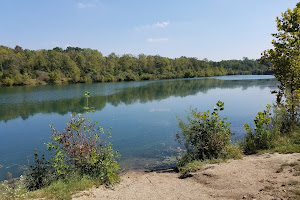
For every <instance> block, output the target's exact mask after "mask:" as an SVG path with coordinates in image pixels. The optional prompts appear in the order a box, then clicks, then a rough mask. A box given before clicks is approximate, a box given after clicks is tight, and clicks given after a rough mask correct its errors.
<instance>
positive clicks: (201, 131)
mask: <svg viewBox="0 0 300 200" xmlns="http://www.w3.org/2000/svg"><path fill="white" fill-rule="evenodd" d="M216 105H217V107H215V108H214V111H213V112H212V113H211V112H210V111H207V112H198V111H197V110H196V109H194V110H191V113H190V114H189V116H188V118H187V121H188V123H185V122H184V121H183V120H181V119H178V122H179V127H180V128H181V132H180V133H178V134H177V139H178V141H179V142H180V143H181V144H184V145H185V147H186V153H185V154H184V155H183V156H182V157H181V159H179V163H178V165H179V166H183V165H185V164H186V163H188V162H191V161H193V160H205V159H217V158H219V157H220V156H221V155H224V151H225V150H226V147H227V146H228V145H230V142H231V140H230V136H232V135H233V133H232V132H231V130H230V128H229V123H228V122H227V120H226V118H224V119H221V118H220V116H219V112H220V111H222V110H224V103H223V102H221V101H218V103H217V104H216Z"/></svg>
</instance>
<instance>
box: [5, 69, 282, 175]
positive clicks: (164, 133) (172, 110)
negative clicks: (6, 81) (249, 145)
mask: <svg viewBox="0 0 300 200" xmlns="http://www.w3.org/2000/svg"><path fill="white" fill-rule="evenodd" d="M277 85H278V82H277V80H276V79H274V77H273V76H267V75H260V76H256V75H252V76H222V77H210V78H194V79H177V80H161V81H142V82H121V83H93V84H70V85H46V86H22V87H3V88H0V138H1V139H0V180H4V179H6V177H7V172H11V173H13V176H14V177H16V176H20V175H21V174H22V173H23V171H24V169H25V168H26V166H27V165H28V163H29V164H31V163H32V160H33V149H37V150H38V151H39V152H41V153H43V152H46V145H45V143H48V142H49V141H50V139H51V129H50V127H49V124H53V125H54V126H55V127H56V128H57V129H58V130H61V131H62V130H63V129H64V127H65V124H66V122H68V121H69V120H70V118H71V113H73V112H77V113H82V112H84V111H83V109H82V108H83V107H84V106H85V102H86V101H85V99H84V96H83V93H84V92H85V91H89V92H91V97H90V99H89V105H90V106H93V107H94V108H95V110H96V112H95V113H89V114H88V117H89V118H90V119H91V120H95V121H99V124H100V125H101V126H102V127H103V128H104V129H106V130H109V129H110V128H112V130H111V133H112V138H111V140H110V141H111V142H112V144H113V149H114V150H118V151H119V152H120V154H121V159H120V163H121V165H122V167H123V168H125V169H133V170H138V169H145V168H151V167H155V166H157V165H156V163H157V162H158V161H161V160H164V159H165V158H166V157H168V156H172V155H175V154H176V153H177V147H178V146H179V145H178V143H177V142H176V141H175V134H176V132H178V131H179V130H178V127H177V121H176V116H179V117H181V118H183V119H184V118H185V117H186V115H187V111H189V109H190V108H197V109H198V110H201V111H206V110H208V109H210V110H211V109H212V108H213V106H214V105H215V104H216V102H217V101H218V100H221V101H223V102H225V110H224V112H222V113H221V115H222V117H227V119H228V121H229V122H230V123H231V130H232V131H233V132H234V133H235V135H234V136H233V139H238V138H242V137H243V136H244V135H245V131H244V129H243V124H245V123H248V124H251V125H252V126H253V119H254V117H255V115H256V114H257V112H259V111H262V110H263V109H265V106H266V105H267V104H272V103H273V102H274V101H275V99H276V98H275V95H274V94H270V91H271V90H274V89H276V88H277ZM27 157H29V159H27Z"/></svg>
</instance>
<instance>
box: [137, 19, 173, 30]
mask: <svg viewBox="0 0 300 200" xmlns="http://www.w3.org/2000/svg"><path fill="white" fill-rule="evenodd" d="M169 25H170V22H169V21H165V22H157V23H155V24H147V25H144V26H140V27H136V28H135V30H137V31H141V30H149V29H157V28H166V27H167V26H169Z"/></svg>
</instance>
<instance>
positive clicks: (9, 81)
mask: <svg viewBox="0 0 300 200" xmlns="http://www.w3.org/2000/svg"><path fill="white" fill-rule="evenodd" d="M2 84H3V85H5V86H12V85H13V84H14V81H13V80H12V79H11V78H9V77H6V78H4V79H3V80H2Z"/></svg>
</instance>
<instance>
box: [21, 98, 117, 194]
mask: <svg viewBox="0 0 300 200" xmlns="http://www.w3.org/2000/svg"><path fill="white" fill-rule="evenodd" d="M84 96H85V97H86V100H87V102H86V103H87V106H86V107H85V108H86V110H87V112H89V111H90V110H91V108H90V107H88V98H89V97H90V93H89V92H85V94H84ZM50 127H51V129H52V141H51V142H49V143H48V144H47V150H48V151H50V152H52V153H53V155H52V158H51V160H45V157H44V155H43V156H42V158H41V159H39V157H38V153H37V151H36V150H35V153H34V155H35V163H34V165H32V166H31V167H30V169H29V170H28V172H27V173H26V178H25V181H24V182H25V185H26V188H27V189H28V190H30V191H33V190H37V189H41V188H45V187H46V186H48V187H46V188H51V187H52V188H53V187H54V188H55V185H57V184H58V183H59V184H60V185H61V184H63V183H65V184H67V186H66V187H64V190H66V191H69V190H70V191H69V192H68V194H66V195H67V196H68V198H69V197H70V194H71V193H72V191H73V190H79V189H80V188H83V187H84V186H81V184H84V183H88V184H89V185H90V184H97V185H99V184H106V185H111V184H113V183H115V182H117V181H118V180H119V175H118V173H117V171H118V170H119V165H118V163H117V161H116V158H118V157H119V153H118V152H115V151H113V149H112V145H111V143H109V142H108V141H107V140H108V138H109V137H110V132H106V131H105V130H104V129H103V128H101V127H100V126H98V122H91V121H90V120H88V119H87V118H86V117H84V116H83V115H81V114H78V115H76V114H73V115H72V117H71V120H70V122H68V123H67V127H66V128H65V129H64V131H62V132H60V131H58V130H57V129H56V128H55V127H54V126H53V125H50ZM74 177H75V179H76V180H78V181H79V182H80V185H76V184H72V181H70V180H74ZM73 186H74V187H73ZM72 188H73V189H72ZM45 191H46V190H45ZM55 191H56V189H55ZM57 191H59V192H62V190H59V189H58V190H57ZM46 193H47V192H46ZM46 193H45V194H46Z"/></svg>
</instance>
